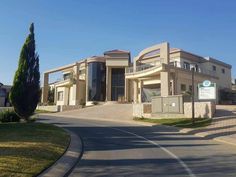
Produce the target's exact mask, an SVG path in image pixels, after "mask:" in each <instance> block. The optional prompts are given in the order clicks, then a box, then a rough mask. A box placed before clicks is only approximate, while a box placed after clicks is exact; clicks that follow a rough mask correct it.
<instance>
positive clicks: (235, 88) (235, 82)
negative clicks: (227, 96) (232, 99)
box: [232, 79, 236, 91]
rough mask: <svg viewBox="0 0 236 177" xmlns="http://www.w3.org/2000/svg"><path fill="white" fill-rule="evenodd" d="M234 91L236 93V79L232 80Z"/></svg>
mask: <svg viewBox="0 0 236 177" xmlns="http://www.w3.org/2000/svg"><path fill="white" fill-rule="evenodd" d="M232 90H233V91H236V79H234V80H232Z"/></svg>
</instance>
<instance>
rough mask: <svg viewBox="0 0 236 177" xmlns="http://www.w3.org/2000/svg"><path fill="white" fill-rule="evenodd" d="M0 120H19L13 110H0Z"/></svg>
mask: <svg viewBox="0 0 236 177" xmlns="http://www.w3.org/2000/svg"><path fill="white" fill-rule="evenodd" d="M0 121H1V122H19V121H20V117H19V116H18V115H17V114H16V113H15V112H14V111H13V110H6V111H3V112H0Z"/></svg>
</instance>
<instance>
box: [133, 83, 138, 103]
mask: <svg viewBox="0 0 236 177" xmlns="http://www.w3.org/2000/svg"><path fill="white" fill-rule="evenodd" d="M133 86H134V103H138V81H136V80H134V81H133Z"/></svg>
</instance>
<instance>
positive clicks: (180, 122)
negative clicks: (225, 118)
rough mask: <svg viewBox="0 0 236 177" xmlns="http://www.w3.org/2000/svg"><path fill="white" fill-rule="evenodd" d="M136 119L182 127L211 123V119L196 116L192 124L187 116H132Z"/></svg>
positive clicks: (196, 126) (195, 126)
mask: <svg viewBox="0 0 236 177" xmlns="http://www.w3.org/2000/svg"><path fill="white" fill-rule="evenodd" d="M134 120H136V121H142V122H149V123H156V124H161V125H169V126H175V127H182V128H199V127H205V126H208V125H210V124H211V121H212V119H208V118H196V119H195V123H194V124H192V119H189V118H171V119H170V118H163V119H149V118H134Z"/></svg>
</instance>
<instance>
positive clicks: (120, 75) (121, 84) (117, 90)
mask: <svg viewBox="0 0 236 177" xmlns="http://www.w3.org/2000/svg"><path fill="white" fill-rule="evenodd" d="M124 90H125V69H124V68H112V70H111V100H112V101H118V98H119V97H123V96H124Z"/></svg>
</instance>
